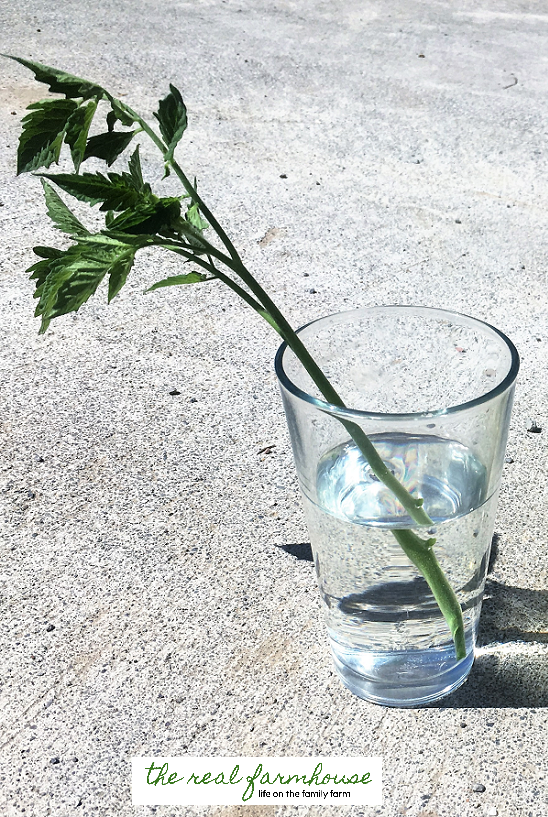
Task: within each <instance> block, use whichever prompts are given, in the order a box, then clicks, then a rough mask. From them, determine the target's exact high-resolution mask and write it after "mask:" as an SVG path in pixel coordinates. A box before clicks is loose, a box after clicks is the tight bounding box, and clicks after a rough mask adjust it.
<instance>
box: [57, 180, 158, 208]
mask: <svg viewBox="0 0 548 817" xmlns="http://www.w3.org/2000/svg"><path fill="white" fill-rule="evenodd" d="M41 175H42V176H43V177H44V178H46V179H49V180H50V181H52V182H53V183H54V184H56V185H57V186H58V187H60V188H61V190H64V191H65V193H69V194H70V195H71V196H74V198H75V199H78V200H79V201H85V202H86V203H87V204H89V205H90V206H92V207H93V205H95V204H99V203H101V207H100V208H99V209H100V210H102V211H103V212H104V211H106V210H117V211H122V210H128V209H129V208H131V207H136V206H137V205H139V204H141V203H143V202H148V201H149V200H150V201H157V198H156V196H153V195H152V193H151V191H150V187H149V185H144V186H143V190H142V191H141V190H138V189H137V188H136V186H135V181H134V179H133V178H132V176H130V174H129V173H121V174H120V173H108V174H107V175H106V176H104V175H103V174H102V173H82V174H76V173H43V174H41Z"/></svg>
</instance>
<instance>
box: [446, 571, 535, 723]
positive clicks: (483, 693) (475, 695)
mask: <svg viewBox="0 0 548 817" xmlns="http://www.w3.org/2000/svg"><path fill="white" fill-rule="evenodd" d="M545 645H548V591H546V590H529V589H526V588H522V587H512V586H510V585H505V584H500V583H499V582H496V581H494V580H492V579H489V580H488V581H487V583H486V585H485V596H484V601H483V608H482V613H481V619H480V628H479V634H478V648H477V654H476V660H475V663H474V666H473V668H472V671H471V673H470V676H469V678H468V680H467V681H466V683H465V684H464V685H463V686H462V687H461V688H460V689H458V690H456V692H454V693H453V694H452V695H450V696H448V697H447V698H445V699H444V700H442V701H440V702H439V703H438V704H434V705H433V706H434V707H436V708H463V707H464V708H475V707H478V708H486V707H493V708H503V707H512V708H520V707H528V708H537V707H548V660H547V659H548V648H547V647H546V646H545Z"/></svg>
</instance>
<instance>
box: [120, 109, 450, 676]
mask: <svg viewBox="0 0 548 817" xmlns="http://www.w3.org/2000/svg"><path fill="white" fill-rule="evenodd" d="M128 112H131V114H132V115H133V116H135V118H136V121H138V122H139V124H140V125H141V127H142V129H143V130H144V131H145V132H146V133H147V134H148V135H149V136H150V138H151V139H152V141H153V142H154V143H155V144H156V145H157V147H158V148H159V149H160V150H161V151H162V154H163V156H164V160H165V159H166V155H167V148H166V146H165V145H164V144H163V142H162V141H161V140H160V139H159V137H158V136H157V135H156V134H155V133H154V131H153V130H152V129H151V128H150V127H149V126H148V125H147V123H146V122H145V121H144V120H143V119H141V118H140V117H139V116H138V115H137V114H135V113H134V112H133V111H131V109H128ZM169 163H170V164H171V166H172V168H173V170H174V172H175V173H176V175H177V176H178V178H179V179H180V181H181V182H182V184H183V187H184V188H185V190H186V192H187V193H188V194H189V196H190V197H191V198H192V200H193V201H194V202H195V203H197V204H198V206H199V208H200V210H201V211H202V214H203V216H204V218H205V219H206V220H207V221H208V222H209V224H210V225H211V227H212V228H213V230H214V232H215V233H216V234H217V236H218V237H219V239H220V240H221V241H222V243H223V245H224V246H225V247H226V249H227V250H228V252H229V254H230V259H229V258H228V257H227V256H225V255H224V253H220V252H219V251H218V250H216V248H214V247H213V245H210V244H209V242H206V243H207V245H208V246H207V249H206V251H207V252H209V251H210V250H211V253H210V254H211V255H214V256H215V257H217V258H218V260H220V261H221V263H224V264H225V265H226V266H227V267H229V269H231V270H232V271H233V272H234V273H235V274H236V275H237V276H238V277H239V278H240V279H241V280H242V281H243V282H244V283H245V284H246V286H247V287H248V288H249V290H250V291H251V293H252V294H253V295H254V296H255V298H256V299H257V300H256V301H255V299H253V298H252V297H251V296H250V295H249V294H248V293H247V292H246V291H245V290H243V289H242V288H241V287H239V286H238V284H236V283H235V282H234V281H232V279H230V278H229V277H228V276H225V275H223V274H222V273H220V271H219V270H217V269H216V271H215V274H216V275H217V277H219V279H220V280H222V281H223V282H224V283H226V284H227V285H228V286H229V287H230V288H231V289H232V290H233V291H234V292H236V293H237V294H238V295H239V296H240V297H242V298H243V299H244V301H246V303H248V304H249V305H250V306H252V307H253V309H255V310H256V311H257V312H258V313H259V314H260V315H261V316H262V317H263V318H265V319H266V320H267V321H268V322H269V323H270V324H271V325H272V326H273V327H274V328H275V329H276V331H277V332H278V334H280V336H281V337H282V338H283V339H284V340H285V341H286V343H287V345H288V346H289V347H290V349H291V350H292V351H293V352H294V354H295V355H296V356H297V358H298V359H299V360H300V361H301V363H302V364H303V366H304V368H305V369H306V371H307V372H308V374H309V375H310V377H311V378H312V380H313V381H314V383H315V384H316V386H317V387H318V389H319V390H320V393H321V394H322V395H323V397H324V398H325V399H326V400H327V402H328V403H330V404H331V405H334V406H337V407H338V408H341V409H343V410H344V409H346V406H345V404H344V402H343V400H342V399H341V397H340V396H339V394H338V393H337V391H336V389H334V388H333V386H332V385H331V383H330V382H329V380H328V379H327V378H326V376H325V375H324V373H323V372H322V370H321V369H320V367H319V366H318V365H317V363H316V362H315V360H314V359H313V358H312V356H311V355H310V353H309V352H308V350H307V349H306V347H305V346H304V344H303V342H302V341H301V339H300V338H299V336H298V335H297V333H296V332H295V331H294V330H293V328H292V327H291V326H290V324H289V323H288V322H287V321H286V319H285V318H284V316H283V315H282V313H281V312H280V311H279V309H278V308H277V306H276V304H275V303H274V302H273V301H272V299H271V298H270V297H269V295H268V294H267V293H266V292H265V291H264V289H263V288H262V287H261V286H260V284H259V283H258V282H257V281H256V280H255V278H253V276H252V275H251V274H250V273H249V271H248V270H247V269H246V267H245V266H244V264H243V262H242V260H241V259H240V256H239V254H238V252H237V250H236V248H235V247H234V245H233V244H232V242H231V241H230V239H229V237H228V236H227V234H226V233H225V231H224V230H223V228H222V227H221V225H220V224H219V222H218V221H217V219H216V218H215V216H214V215H213V213H212V212H211V211H210V210H209V208H208V207H207V205H206V204H205V202H204V201H203V200H202V198H201V196H199V194H198V193H197V191H196V189H195V187H194V186H193V185H192V184H191V182H190V180H189V179H188V178H187V176H186V175H185V173H184V172H183V170H182V169H181V167H180V166H179V165H178V164H177V162H176V161H175V159H174V158H173V157H171V158H170V159H169ZM183 254H184V253H183ZM189 260H190V259H189ZM192 260H194V261H195V262H197V263H200V266H203V267H205V262H203V261H201V262H198V256H196V255H194V257H193V258H192ZM212 266H213V265H212ZM337 419H338V420H339V421H340V422H341V423H342V424H343V426H344V427H345V428H346V430H347V431H348V433H349V434H350V436H351V437H352V439H353V440H354V442H355V443H356V445H357V446H358V448H359V449H360V451H361V452H362V454H363V455H364V457H365V459H366V460H367V462H368V463H369V466H370V468H371V470H372V471H373V473H374V474H375V475H376V476H377V477H378V479H379V480H380V481H381V482H382V483H383V484H384V485H386V487H387V488H388V489H389V490H390V491H392V493H393V494H394V495H395V496H396V498H397V499H398V501H399V502H400V503H401V505H402V506H403V507H404V508H405V510H406V511H407V513H408V514H409V516H410V517H411V519H412V520H413V521H414V522H415V523H416V524H417V525H426V526H429V527H430V526H431V525H432V524H433V522H432V520H431V519H430V517H429V516H428V514H427V513H426V511H425V510H424V508H423V507H422V504H423V500H422V499H421V498H417V499H416V498H414V497H413V496H412V495H411V494H410V493H409V491H407V489H406V488H405V487H404V486H403V485H402V484H401V483H400V482H399V480H397V479H396V477H395V476H394V475H393V474H392V472H391V471H390V470H389V469H388V468H387V466H386V464H385V463H384V462H383V460H382V458H381V457H380V456H379V454H378V452H377V450H376V449H375V446H374V445H373V443H372V442H371V440H370V439H369V437H368V436H367V435H366V434H365V432H364V431H363V429H361V428H360V426H358V425H357V424H356V423H354V422H353V421H352V420H349V419H347V418H345V417H337ZM391 532H392V534H393V535H394V537H395V539H396V541H397V542H398V543H399V545H400V547H401V548H402V550H403V551H404V553H405V554H406V556H407V558H408V559H409V560H410V561H411V562H412V563H413V564H414V565H415V567H416V568H417V569H418V570H419V572H420V573H421V574H422V576H423V577H424V578H425V580H426V582H427V583H428V586H429V587H430V589H431V591H432V594H433V595H434V598H435V599H436V602H437V604H438V606H439V608H440V611H441V613H442V615H443V616H444V618H445V620H446V621H447V624H448V626H449V628H450V630H451V634H452V636H453V641H454V644H455V653H456V657H457V660H462V659H463V658H465V657H466V645H465V641H464V620H463V617H462V610H461V606H460V604H459V601H458V599H457V597H456V595H455V592H454V591H453V589H452V587H451V585H450V584H449V581H448V580H447V577H446V576H445V574H444V572H443V571H442V569H441V567H440V565H439V563H438V561H437V559H436V556H435V554H434V552H433V550H432V546H433V545H434V543H435V541H436V540H435V539H428V540H423V539H421V538H420V537H419V536H417V534H416V533H414V532H413V531H412V530H392V531H391Z"/></svg>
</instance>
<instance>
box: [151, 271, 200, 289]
mask: <svg viewBox="0 0 548 817" xmlns="http://www.w3.org/2000/svg"><path fill="white" fill-rule="evenodd" d="M213 278H214V276H213V275H212V276H209V275H204V273H203V272H187V274H186V275H172V276H170V277H169V278H164V279H163V280H162V281H157V283H155V284H153V285H152V286H151V287H149V288H148V289H146V290H145V292H154V290H155V289H163V287H178V286H181V284H201V283H202V281H212V280H213Z"/></svg>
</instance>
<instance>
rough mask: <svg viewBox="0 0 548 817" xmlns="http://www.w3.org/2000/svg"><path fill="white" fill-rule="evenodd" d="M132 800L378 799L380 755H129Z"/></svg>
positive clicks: (343, 802)
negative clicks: (131, 756)
mask: <svg viewBox="0 0 548 817" xmlns="http://www.w3.org/2000/svg"><path fill="white" fill-rule="evenodd" d="M131 764H132V795H133V796H132V802H133V805H134V806H161V805H166V806H179V805H180V806H236V805H240V806H241V805H250V806H257V805H263V806H277V805H279V804H280V803H282V804H284V805H288V804H291V805H297V806H298V805H301V806H305V805H306V806H310V805H330V806H333V805H339V806H380V805H382V780H381V765H382V762H381V758H380V757H255V758H253V757H188V756H186V755H185V756H183V757H134V758H132V760H131Z"/></svg>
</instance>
